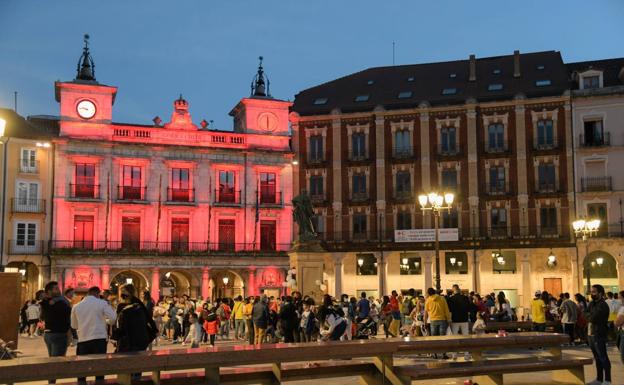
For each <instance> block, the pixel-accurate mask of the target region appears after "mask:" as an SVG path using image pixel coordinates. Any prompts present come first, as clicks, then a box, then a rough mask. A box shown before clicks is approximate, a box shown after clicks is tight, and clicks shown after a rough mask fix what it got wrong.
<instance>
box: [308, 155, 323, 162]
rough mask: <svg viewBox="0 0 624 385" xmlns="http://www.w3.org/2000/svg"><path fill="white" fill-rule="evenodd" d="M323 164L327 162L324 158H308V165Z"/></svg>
mask: <svg viewBox="0 0 624 385" xmlns="http://www.w3.org/2000/svg"><path fill="white" fill-rule="evenodd" d="M323 162H325V157H324V156H308V160H307V163H308V164H321V163H323Z"/></svg>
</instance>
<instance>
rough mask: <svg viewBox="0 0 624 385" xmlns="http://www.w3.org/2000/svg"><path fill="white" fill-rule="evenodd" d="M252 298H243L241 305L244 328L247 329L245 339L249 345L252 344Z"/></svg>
mask: <svg viewBox="0 0 624 385" xmlns="http://www.w3.org/2000/svg"><path fill="white" fill-rule="evenodd" d="M253 305H254V297H247V298H245V303H244V304H243V319H244V320H245V326H246V327H247V338H248V342H249V344H250V345H253V344H254V328H253V320H252V318H251V315H252V313H253Z"/></svg>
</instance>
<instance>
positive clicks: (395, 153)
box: [392, 146, 414, 159]
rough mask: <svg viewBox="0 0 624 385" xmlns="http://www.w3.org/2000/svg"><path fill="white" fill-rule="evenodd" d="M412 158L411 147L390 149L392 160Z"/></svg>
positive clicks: (412, 151) (412, 150)
mask: <svg viewBox="0 0 624 385" xmlns="http://www.w3.org/2000/svg"><path fill="white" fill-rule="evenodd" d="M413 156H414V149H413V148H412V147H411V146H401V147H394V148H393V149H392V158H394V159H410V158H412V157H413Z"/></svg>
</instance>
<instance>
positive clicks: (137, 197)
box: [117, 186, 147, 201]
mask: <svg viewBox="0 0 624 385" xmlns="http://www.w3.org/2000/svg"><path fill="white" fill-rule="evenodd" d="M146 192H147V187H135V186H117V200H120V201H144V200H146Z"/></svg>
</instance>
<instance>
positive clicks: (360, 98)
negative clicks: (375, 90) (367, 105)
mask: <svg viewBox="0 0 624 385" xmlns="http://www.w3.org/2000/svg"><path fill="white" fill-rule="evenodd" d="M368 98H369V95H358V96H356V97H355V101H356V102H367V101H368Z"/></svg>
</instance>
